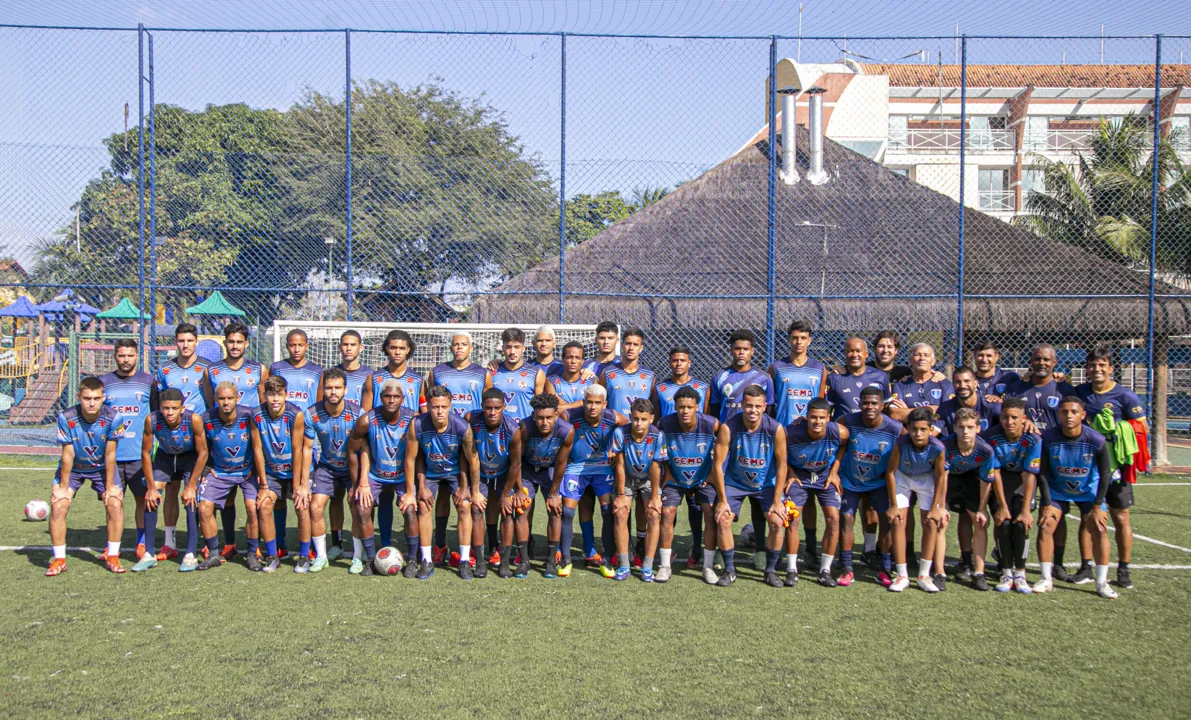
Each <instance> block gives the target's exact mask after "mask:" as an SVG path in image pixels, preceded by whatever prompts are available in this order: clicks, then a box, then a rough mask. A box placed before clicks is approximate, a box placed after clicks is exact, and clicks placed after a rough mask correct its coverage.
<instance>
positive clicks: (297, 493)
mask: <svg viewBox="0 0 1191 720" xmlns="http://www.w3.org/2000/svg"><path fill="white" fill-rule="evenodd" d="M263 388H264V392H265V403H264V405H262V406H260V407H259V408H256V409H254V410H253V411H252V443H253V447H252V450H253V464H254V466H255V468H256V475H257V478H258V479H260V478H264V479H265V485H266V486H267V487H268V490H263V489H262V490H261V492H260V493H259V494H258V495H257V502H256V509H257V515H258V517H259V518H260V537H261V539H262V540H264V541H265V548H266V556H267V559H266V561H265V566H264V567H263V568H262V570H263V571H264V572H273V571H274V570H276V569H277V567H278V565H279V563H280V561H281V548H280V543H279V542H278V541H277V536H278V534H281V535H284V534H285V526H284V525H283V526H281V527H280V528H279V527H277V526H276V525H275V524H274V518H275V517H276V515H275V514H274V510H275V509H276V505H278V504H281V505H285V503H286V502H288V501H289V500H290V499H291V498H292V499H293V501H294V511H295V512H296V513H297V515H298V543H299V546H298V560H297V564H295V565H294V572H296V573H305V572H308V571H309V570H310V485H309V483H308V482H307V480H308V479H307V477H306V470H307V468H304V467H302V463H301V462H300V458H301V457H302V438H303V437H305V435H306V415H305V413H303V412H302V409H301V408H299V407H298V406H297V405H295V404H293V403H292V402H289V401H288V400H286V397H288V393H287V391H286V387H285V378H283V377H281V376H280V375H274V376H272V377H270V378H269V379H268V380H265V384H264V385H263Z"/></svg>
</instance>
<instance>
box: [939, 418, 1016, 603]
mask: <svg viewBox="0 0 1191 720" xmlns="http://www.w3.org/2000/svg"><path fill="white" fill-rule="evenodd" d="M979 433H980V416H979V415H977V414H976V411H975V410H973V409H971V408H960V409H959V410H958V411H956V413H955V434H954V435H948V436H947V437H945V438H943V447H944V449H945V453H944V457H945V462H946V465H947V508H948V509H949V510H950V511H952V512H958V513H963V515H961V516H960V519H961V523H960V530H961V533H960V563H961V566H962V567H964V568H966V569H968V570H969V571H970V572H971V583H972V588H973V589H974V590H988V581H987V580H986V579H985V577H984V556H985V552H986V551H987V550H988V514H987V513H986V512H985V509H986V508H987V507H988V504H989V502H988V501H989V492H990V491H991V492H993V493H995V494H994V497H995V498H996V506H997V510H996V516H995V525H996V526H998V527H999V526H1000V525H1001V524H1002V523H1004V522H1006V521H1008V520H1009V510H1008V507H1009V506H1008V504H1007V503H1006V501H1005V494H1004V491H1003V489H1002V486H1001V478H1000V476H999V474H998V473H997V468H998V464H997V456H996V454H995V453H994V452H993V449H992V446H991V445H989V444H988V442H987V441H986V440H985V439H984V438H982V437H980V434H979ZM965 515H966V516H967V522H968V527H969V530H968V531H967V533H968V536H969V537H970V538H971V540H970V542H971V543H972V544H971V545H970V546H969V549H968V550H964V542H963V539H964V532H963V528H964V523H963V522H962V520H963V517H964V516H965ZM973 551H974V553H973ZM936 560H937V561H938V562H942V553H936ZM939 569H940V570H942V568H941V567H940V568H939Z"/></svg>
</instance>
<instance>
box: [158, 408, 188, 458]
mask: <svg viewBox="0 0 1191 720" xmlns="http://www.w3.org/2000/svg"><path fill="white" fill-rule="evenodd" d="M191 415H193V413H191V412H189V411H186V410H183V411H182V417H181V422H179V423H178V427H176V428H172V427H170V425H169V423H167V422H166V421H165V418H164V417H162V416H161V411H159V410H154V411H153V414H152V415H151V416H150V418H149V423H150V426H151V427H152V428H153V439H155V440H156V441H157V452H158V453H162V454H165V455H182V454H184V453H192V452H194V428H193V427H192V426H191V423H190V416H191Z"/></svg>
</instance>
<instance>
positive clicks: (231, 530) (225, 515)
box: [219, 502, 236, 545]
mask: <svg viewBox="0 0 1191 720" xmlns="http://www.w3.org/2000/svg"><path fill="white" fill-rule="evenodd" d="M219 517H220V518H221V519H222V520H223V544H224V545H235V544H236V506H235V505H233V504H231V503H230V502H229V503H228V504H227V505H225V506H224V508H223V509H222V510H220V511H219Z"/></svg>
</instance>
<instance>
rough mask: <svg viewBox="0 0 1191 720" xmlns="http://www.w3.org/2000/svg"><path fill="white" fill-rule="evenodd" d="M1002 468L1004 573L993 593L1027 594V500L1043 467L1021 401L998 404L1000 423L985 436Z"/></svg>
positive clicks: (1038, 441)
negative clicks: (1005, 511)
mask: <svg viewBox="0 0 1191 720" xmlns="http://www.w3.org/2000/svg"><path fill="white" fill-rule="evenodd" d="M984 439H985V440H987V441H988V444H989V445H991V446H992V449H993V452H994V453H996V456H997V464H998V465H1000V466H1001V485H1002V488H1003V490H1002V491H1003V492H1004V494H1005V501H1006V502H1007V503H1008V505H1009V507H1008V511H1009V516H1010V519H1009V520H1008V521H1006V522H1002V523H1001V524H1000V525H998V526H997V535H998V539H997V542H998V544H999V545H1000V548H1001V559H1002V560H1003V561H1004V565H1005V568H1004V572H1003V573H1002V574H1001V581H1000V582H999V583H997V586H996V588H995V590H997V591H998V592H1009V591H1010V590H1016V591H1017V592H1019V593H1025V594H1027V595H1028V594H1030V593H1031V592H1033V590H1032V589H1031V588H1030V584H1029V583H1028V582H1027V581H1026V556H1027V555H1028V554H1029V552H1030V546H1029V541H1028V538H1029V534H1030V528H1031V527H1033V525H1034V518H1033V516H1032V515H1031V514H1030V500H1031V499H1032V498H1033V497H1034V488H1036V487H1037V481H1038V473H1039V471H1040V469H1041V466H1042V437H1041V436H1039V435H1037V434H1035V433H1030V432H1027V431H1026V404H1025V402H1023V401H1022V400H1021V398H1005V400H1004V402H1003V403H1002V404H1001V422H1000V424H999V425H994V426H993V427H991V428H989V429H988V430H987V431H986V432H985V433H984Z"/></svg>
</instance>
